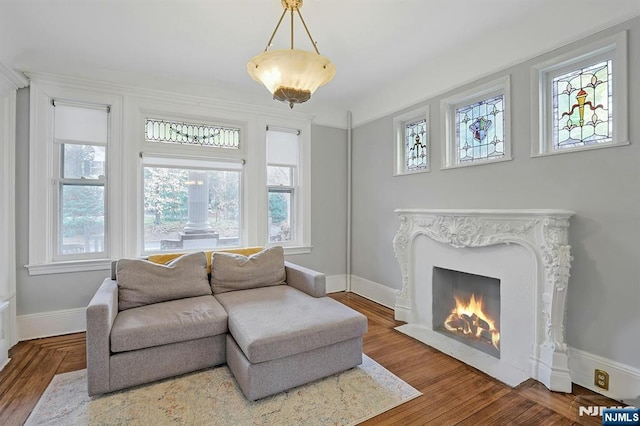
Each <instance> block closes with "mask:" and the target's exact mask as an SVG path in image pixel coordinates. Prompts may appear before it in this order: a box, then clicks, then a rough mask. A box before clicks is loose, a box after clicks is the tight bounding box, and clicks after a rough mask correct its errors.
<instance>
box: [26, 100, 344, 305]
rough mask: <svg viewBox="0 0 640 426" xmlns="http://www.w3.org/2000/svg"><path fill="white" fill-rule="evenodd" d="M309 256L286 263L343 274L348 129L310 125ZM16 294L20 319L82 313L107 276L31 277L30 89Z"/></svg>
mask: <svg viewBox="0 0 640 426" xmlns="http://www.w3.org/2000/svg"><path fill="white" fill-rule="evenodd" d="M311 131H312V141H311V144H312V149H311V155H312V157H311V167H312V171H311V172H312V176H311V179H312V182H311V196H312V198H311V207H312V227H311V242H312V245H313V246H314V248H313V251H312V252H311V254H307V255H297V256H290V257H289V258H288V260H291V261H293V262H296V263H299V264H301V265H304V266H307V267H310V268H314V269H317V270H319V271H322V272H324V273H326V274H327V275H333V274H344V273H345V269H346V266H345V262H346V261H345V257H346V255H345V251H346V249H345V247H346V246H345V241H346V240H345V238H346V237H345V234H346V214H347V208H346V186H345V182H346V175H347V133H346V130H340V129H334V128H329V127H322V126H312V129H311ZM16 132H17V135H16V139H17V141H16V145H17V146H16V206H15V207H16V241H17V243H16V287H17V289H16V291H17V311H18V315H27V314H35V313H41V312H50V311H59V310H65V309H77V308H84V307H85V306H87V304H88V303H89V300H90V299H91V297H92V296H93V294H94V293H95V291H96V289H97V288H98V286H99V285H100V283H101V282H102V280H103V279H104V277H106V276H107V275H108V273H109V272H108V271H106V270H105V271H92V272H76V273H67V274H50V275H38V276H29V274H28V272H27V270H26V268H24V265H26V264H27V263H28V258H29V247H28V236H29V223H28V212H29V195H28V194H29V89H21V90H19V91H18V98H17V129H16Z"/></svg>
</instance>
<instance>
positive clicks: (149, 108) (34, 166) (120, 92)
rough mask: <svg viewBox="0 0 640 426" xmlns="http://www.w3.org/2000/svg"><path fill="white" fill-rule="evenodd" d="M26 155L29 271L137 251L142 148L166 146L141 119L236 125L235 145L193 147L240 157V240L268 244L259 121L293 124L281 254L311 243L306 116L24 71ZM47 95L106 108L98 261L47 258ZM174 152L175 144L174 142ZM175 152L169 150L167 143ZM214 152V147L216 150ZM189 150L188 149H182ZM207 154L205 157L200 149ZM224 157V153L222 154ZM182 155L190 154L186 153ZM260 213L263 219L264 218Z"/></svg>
mask: <svg viewBox="0 0 640 426" xmlns="http://www.w3.org/2000/svg"><path fill="white" fill-rule="evenodd" d="M30 78H31V90H30V96H31V99H30V128H29V130H30V142H29V144H30V145H29V146H30V158H29V260H28V264H27V265H25V267H26V268H27V270H28V273H29V275H41V274H53V273H68V272H79V271H94V270H108V269H109V268H110V267H111V262H112V260H115V259H119V258H123V257H138V256H143V251H142V248H143V246H144V244H143V241H142V238H141V237H142V235H143V234H142V232H143V231H142V225H141V222H140V217H141V214H140V211H141V208H142V207H141V204H142V203H143V200H142V196H143V195H142V193H141V178H140V170H141V165H140V155H141V153H144V152H147V153H151V152H153V153H154V154H156V155H163V154H164V155H172V156H175V151H172V148H171V147H169V148H167V147H163V146H161V145H173V144H162V143H157V142H149V143H145V141H144V139H145V136H144V122H145V121H144V120H145V117H152V118H156V119H162V118H167V119H178V121H185V122H196V123H200V122H202V123H211V124H216V125H231V126H233V127H237V126H240V127H241V141H240V144H241V146H240V149H239V150H233V149H229V148H213V147H195V148H197V149H201V150H202V152H199V153H198V154H195V155H196V157H198V156H200V155H201V154H202V155H206V156H208V157H216V158H218V157H220V158H224V159H226V160H229V161H240V162H242V161H245V162H246V165H245V166H244V167H243V172H242V189H243V195H242V197H243V199H242V206H243V207H242V223H243V225H244V226H243V230H242V237H241V238H242V244H243V245H245V246H264V247H267V246H269V244H268V237H267V219H266V218H267V214H268V204H267V191H265V190H264V188H265V186H266V167H265V164H266V126H267V125H269V126H274V127H279V128H294V129H299V130H300V131H301V134H300V163H299V165H298V187H297V190H298V194H297V197H296V198H297V200H296V208H297V210H296V213H297V216H296V220H297V223H296V225H297V230H296V237H297V238H296V241H295V242H292V243H291V245H287V246H285V254H286V255H292V254H307V253H310V252H311V250H312V245H311V118H312V117H311V116H309V115H307V114H303V113H296V112H291V111H287V112H286V115H285V114H284V113H281V112H280V111H277V110H273V109H271V108H264V107H258V106H250V105H236V104H228V103H224V102H221V101H211V100H210V99H206V98H202V97H194V96H186V95H180V94H175V93H174V94H168V93H166V92H157V91H154V90H147V89H140V88H132V87H128V86H118V85H113V84H103V83H99V82H98V83H96V82H87V81H83V80H76V79H72V78H66V77H56V76H50V75H39V74H31V75H30ZM52 99H64V100H69V101H77V102H82V103H88V104H105V105H110V107H111V111H110V128H109V132H110V140H109V149H108V150H107V170H106V173H105V175H106V176H107V178H108V185H107V194H106V195H105V196H106V197H107V200H108V201H107V207H106V211H107V212H108V217H107V218H106V224H105V227H106V229H107V232H108V233H109V236H108V239H109V246H108V253H105V256H104V258H99V259H86V260H69V261H55V259H54V256H53V253H54V251H53V248H54V247H53V245H52V244H53V238H52V236H53V235H54V234H53V232H54V226H53V222H52V221H53V220H54V215H53V210H52V199H53V198H52V197H53V193H52V191H54V190H57V189H56V186H55V185H54V184H53V179H52V178H53V177H54V176H55V175H54V174H53V173H54V161H55V159H54V149H53V144H52V143H51V141H52V140H53V114H52V110H51V100H52ZM177 147H178V149H179V148H180V145H178V146H177ZM173 149H175V147H173ZM215 150H220V155H218V153H217V152H216V153H215V154H213V152H214V151H215ZM189 151H191V150H189ZM203 153H206V154H203ZM223 154H224V155H223ZM187 157H189V155H187ZM263 218H264V220H263Z"/></svg>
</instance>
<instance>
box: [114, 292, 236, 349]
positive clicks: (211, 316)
mask: <svg viewBox="0 0 640 426" xmlns="http://www.w3.org/2000/svg"><path fill="white" fill-rule="evenodd" d="M227 330H228V329H227V313H226V312H225V310H224V308H223V307H222V305H220V303H219V302H218V301H217V300H216V299H215V298H214V297H213V296H198V297H191V298H187V299H179V300H171V301H169V302H162V303H154V304H152V305H145V306H141V307H139V308H133V309H128V310H126V311H121V312H120V313H118V315H117V316H116V319H115V321H114V323H113V327H112V329H111V352H126V351H134V350H137V349H141V348H148V347H152V346H160V345H166V344H169V343H177V342H184V341H187V340H194V339H200V338H204V337H210V336H216V335H218V334H223V333H226V332H227Z"/></svg>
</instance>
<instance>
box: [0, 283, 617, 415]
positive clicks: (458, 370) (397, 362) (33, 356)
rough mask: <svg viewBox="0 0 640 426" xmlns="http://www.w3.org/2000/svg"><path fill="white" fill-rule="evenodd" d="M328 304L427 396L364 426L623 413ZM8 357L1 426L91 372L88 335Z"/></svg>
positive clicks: (367, 308) (29, 345)
mask: <svg viewBox="0 0 640 426" xmlns="http://www.w3.org/2000/svg"><path fill="white" fill-rule="evenodd" d="M331 297H333V298H334V299H336V300H338V301H340V302H341V303H344V304H345V305H347V306H350V307H352V308H353V309H356V310H357V311H360V312H362V313H363V314H364V315H366V316H367V318H368V319H369V331H368V332H367V334H366V335H365V338H364V352H365V353H366V354H367V355H368V356H370V357H371V358H373V359H374V360H376V361H377V362H378V363H379V364H381V365H383V366H384V367H385V368H387V369H388V370H390V371H391V372H393V373H394V374H395V375H397V376H398V377H400V378H402V379H403V380H404V381H406V382H407V383H409V384H410V385H412V386H413V387H414V388H416V389H418V390H419V391H421V392H422V393H423V395H422V396H420V397H418V398H416V399H414V400H412V401H409V402H407V403H405V404H402V405H400V406H399V407H396V408H394V409H392V410H389V411H387V412H385V413H382V414H380V415H379V416H377V417H374V418H373V419H370V420H368V421H366V422H364V423H363V425H470V426H475V425H600V424H601V419H600V418H599V417H589V416H578V406H579V403H580V402H584V401H597V404H593V405H616V406H617V405H620V404H619V403H617V402H615V401H610V400H605V399H604V398H603V397H602V396H600V395H598V394H595V393H593V392H591V391H589V390H587V389H584V388H582V387H580V386H577V385H574V386H573V393H572V394H563V393H555V392H550V391H549V390H547V389H546V388H545V387H544V386H543V385H541V384H540V383H538V382H536V381H534V380H528V381H526V382H525V383H523V384H521V385H520V386H518V387H516V388H510V387H509V386H507V385H505V384H503V383H501V382H499V381H497V380H495V379H492V378H491V377H489V376H487V375H486V374H484V373H482V372H480V371H478V370H476V369H474V368H472V367H469V366H467V365H465V364H463V363H461V362H459V361H457V360H455V359H453V358H451V357H449V356H447V355H444V354H443V353H441V352H438V351H437V350H435V349H432V348H430V347H429V346H426V345H424V344H422V343H420V342H418V341H416V340H414V339H412V338H410V337H408V336H405V335H404V334H402V333H399V332H397V331H395V330H394V327H396V326H398V325H400V324H402V323H399V322H396V321H395V320H394V319H393V311H392V310H391V309H388V308H385V307H383V306H380V305H378V304H376V303H373V302H371V301H369V300H367V299H365V298H362V297H360V296H357V295H355V294H353V293H334V294H332V295H331ZM9 356H10V357H11V362H10V363H9V364H8V365H7V366H6V367H5V368H4V370H3V371H2V372H0V425H6V426H13V425H16V426H18V425H22V424H23V423H24V421H25V420H26V418H27V417H28V416H29V413H30V412H31V410H32V409H33V407H34V406H35V404H36V403H37V402H38V399H39V398H40V396H41V395H42V393H43V392H44V390H45V389H46V387H47V385H48V384H49V382H50V381H51V379H52V378H53V376H54V375H55V374H60V373H66V372H69V371H74V370H80V369H83V368H85V367H86V357H85V335H84V333H77V334H70V335H66V336H57V337H50V338H45V339H37V340H29V341H25V342H20V343H18V344H17V345H16V346H14V347H13V348H12V349H11V350H10V351H9ZM605 402H607V403H606V404H605ZM65 426H66V425H65Z"/></svg>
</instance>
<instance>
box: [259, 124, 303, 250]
mask: <svg viewBox="0 0 640 426" xmlns="http://www.w3.org/2000/svg"><path fill="white" fill-rule="evenodd" d="M269 130H273V131H279V132H288V133H295V134H296V135H297V136H298V149H299V150H300V149H301V147H300V145H301V143H300V140H301V138H300V136H301V132H300V130H299V129H288V128H274V127H273V126H272V127H267V132H268V131H269ZM265 143H266V138H265ZM298 152H299V151H298ZM297 160H298V163H300V156H299V155H298V159H297ZM265 164H266V167H267V168H268V167H270V166H271V167H287V168H289V169H291V184H290V185H269V184H268V183H267V185H266V188H267V236H266V238H267V245H269V246H275V245H281V246H283V247H285V246H297V245H299V243H298V231H299V230H298V222H299V220H298V218H297V216H298V214H299V209H300V207H299V206H298V193H299V192H300V191H299V190H298V180H299V178H298V171H299V167H298V165H295V166H292V165H290V164H277V163H270V162H269V161H268V159H267V161H266V163H265ZM271 193H288V194H289V196H290V210H291V211H290V212H289V214H290V216H291V217H290V219H291V222H292V224H293V227H292V228H293V236H294V238H292V239H290V240H287V241H278V242H277V243H275V242H271V241H270V240H269V233H270V229H269V222H268V219H269V214H268V211H269V194H271Z"/></svg>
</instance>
